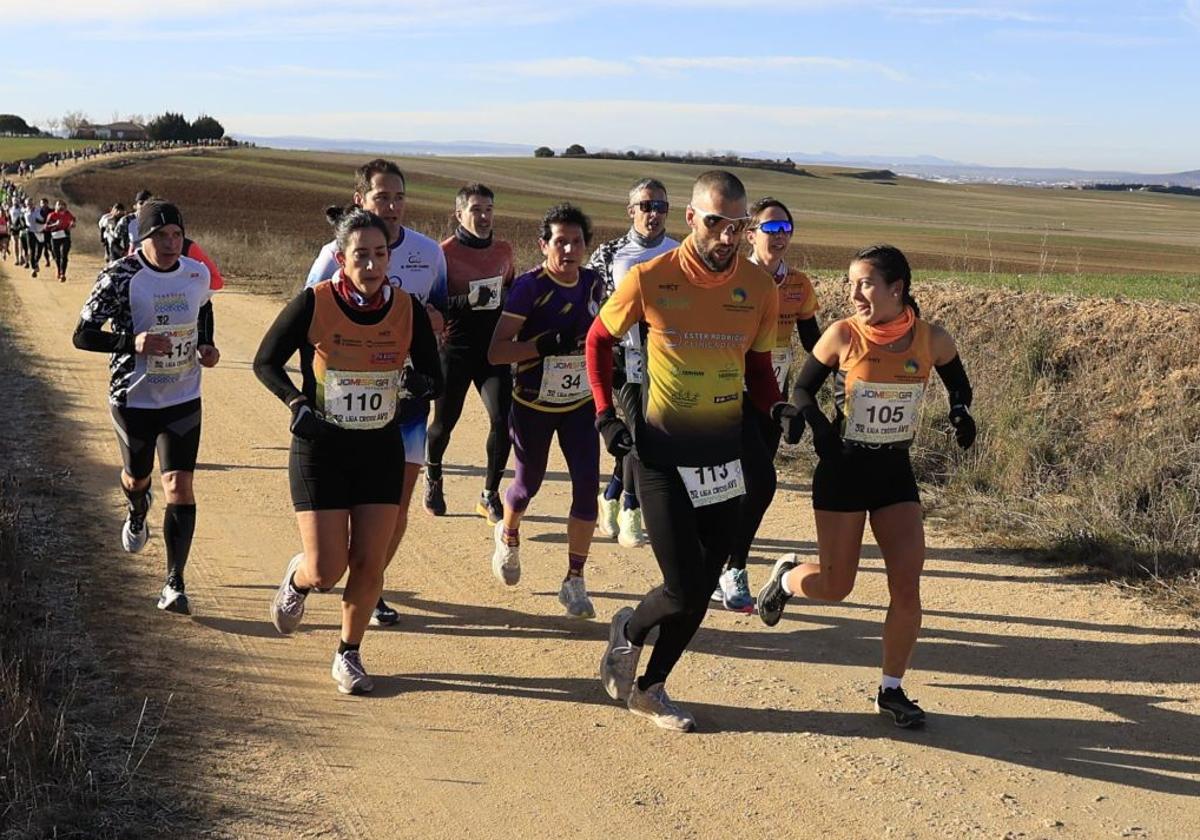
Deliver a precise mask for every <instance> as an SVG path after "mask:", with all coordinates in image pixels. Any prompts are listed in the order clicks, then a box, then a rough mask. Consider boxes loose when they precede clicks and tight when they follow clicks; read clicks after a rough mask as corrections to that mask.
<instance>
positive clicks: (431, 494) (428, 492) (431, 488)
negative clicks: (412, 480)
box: [425, 476, 446, 516]
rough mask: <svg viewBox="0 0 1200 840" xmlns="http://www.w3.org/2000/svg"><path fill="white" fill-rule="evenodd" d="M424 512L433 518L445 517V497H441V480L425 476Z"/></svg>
mask: <svg viewBox="0 0 1200 840" xmlns="http://www.w3.org/2000/svg"><path fill="white" fill-rule="evenodd" d="M425 510H427V511H429V512H430V513H432V514H433V515H434V516H445V515H446V497H445V496H443V495H442V480H441V479H440V478H430V477H429V476H425Z"/></svg>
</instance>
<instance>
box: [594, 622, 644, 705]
mask: <svg viewBox="0 0 1200 840" xmlns="http://www.w3.org/2000/svg"><path fill="white" fill-rule="evenodd" d="M632 617H633V607H621V609H619V610H617V614H616V615H614V616H613V618H612V626H611V627H610V628H609V630H608V647H607V648H605V649H604V656H602V657H601V658H600V682H601V683H603V684H604V691H605V692H606V693H607V694H608V696H609V697H611V698H612V699H614V700H621V701H625V700H627V699H629V691H630V688H631V687H632V686H633V679H634V677H636V676H637V666H638V659H640V658H641V656H642V649H641V647H640V646H638V645H635V644H633V643H632V642H630V641H629V639H627V638H626V637H625V625H626V623H627V622H628V621H629V619H630V618H632Z"/></svg>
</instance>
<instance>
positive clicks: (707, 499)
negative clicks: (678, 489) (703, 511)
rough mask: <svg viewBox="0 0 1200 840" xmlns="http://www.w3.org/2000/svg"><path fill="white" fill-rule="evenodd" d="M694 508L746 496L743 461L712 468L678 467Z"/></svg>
mask: <svg viewBox="0 0 1200 840" xmlns="http://www.w3.org/2000/svg"><path fill="white" fill-rule="evenodd" d="M676 469H678V470H679V477H680V478H682V479H683V486H684V487H685V488H687V494H688V498H689V499H690V500H691V502H692V507H697V508H698V507H706V506H708V505H715V504H717V503H718V502H724V501H727V500H728V499H736V498H737V497H738V496H742V495H745V493H746V482H745V479H743V478H742V462H741V460H734V461H730V462H729V463H726V464H717V465H716V466H712V467H677V468H676Z"/></svg>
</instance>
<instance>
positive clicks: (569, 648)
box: [0, 222, 1200, 838]
mask: <svg viewBox="0 0 1200 840" xmlns="http://www.w3.org/2000/svg"><path fill="white" fill-rule="evenodd" d="M81 224H82V222H81ZM97 270H98V261H97V260H95V259H92V258H88V257H79V258H77V259H76V260H75V262H74V265H73V268H72V271H71V276H72V279H71V280H70V281H69V282H67V283H66V284H59V283H57V282H54V281H53V279H48V278H47V275H46V274H43V275H42V276H41V277H40V278H39V279H38V280H31V279H30V278H29V276H28V274H27V273H26V272H25V271H24V270H22V269H14V268H13V267H12V265H11V263H8V264H3V265H0V274H3V275H4V276H5V278H6V279H5V281H4V283H3V287H2V288H3V293H4V294H7V295H11V296H14V297H15V299H16V300H17V301H18V303H19V308H20V312H21V318H20V323H17V324H13V325H11V326H12V327H13V328H14V329H15V330H16V332H17V334H18V336H19V337H20V338H21V339H22V340H23V341H24V342H25V343H26V346H28V347H29V348H31V351H32V353H33V354H34V355H33V356H32V357H31V364H32V365H33V366H34V368H35V370H36V372H37V373H38V374H39V375H40V376H41V377H43V379H44V381H45V383H46V387H47V388H50V389H52V390H53V391H54V392H56V394H57V395H58V397H59V404H60V405H61V411H60V412H59V413H58V415H57V416H54V417H48V418H38V421H39V422H49V423H55V424H59V427H60V428H61V430H62V435H63V447H64V452H69V453H71V454H70V457H71V459H72V462H73V474H74V475H75V476H76V477H77V479H78V480H79V481H80V482H81V483H82V484H83V485H84V487H85V489H86V490H87V492H88V495H89V496H90V498H92V499H93V500H94V502H93V504H92V507H91V509H90V510H88V511H85V512H74V514H75V515H79V514H81V513H82V515H84V516H86V517H87V518H88V519H90V520H91V522H92V523H93V524H94V526H95V527H94V528H93V530H94V531H95V532H96V533H97V535H98V542H97V544H96V546H95V551H96V553H97V555H98V557H99V560H100V562H101V563H103V564H106V565H111V568H112V570H113V574H111V576H105V578H104V579H102V580H98V581H96V583H95V586H97V587H105V588H110V589H111V590H112V591H113V593H114V595H113V599H114V603H122V604H124V605H125V606H124V607H122V608H119V609H117V608H114V609H113V610H111V611H109V610H104V611H97V612H96V614H95V616H94V620H95V621H96V622H97V623H98V628H97V632H98V633H99V634H100V635H101V638H103V639H105V640H106V641H107V642H108V643H110V644H111V645H112V648H111V650H110V651H109V652H108V653H107V654H106V658H107V659H108V661H111V662H113V664H114V667H116V668H118V669H119V670H122V671H123V672H127V673H129V674H130V677H129V678H130V679H134V680H138V681H139V684H141V685H149V686H151V692H152V694H153V696H154V697H155V698H156V700H157V701H158V702H159V704H160V705H162V704H164V703H166V698H167V696H168V695H171V699H170V703H169V705H167V707H166V711H165V719H164V723H163V726H162V727H161V731H160V741H159V744H158V746H157V747H156V751H160V752H162V753H163V755H160V756H159V757H158V758H157V760H158V761H159V762H161V766H162V767H163V768H164V770H163V772H170V773H173V774H176V775H177V776H178V777H179V778H181V779H182V780H183V781H182V783H181V784H182V787H183V789H185V790H186V791H188V792H189V795H192V796H194V797H196V798H197V799H198V800H200V801H202V802H203V803H204V804H206V805H207V806H211V810H210V813H211V814H212V815H213V816H212V819H213V824H212V826H211V833H212V834H213V835H215V836H227V835H235V836H254V837H263V836H266V837H270V836H279V837H295V836H327V837H379V838H383V837H389V838H390V837H420V836H428V835H430V834H435V833H436V834H437V835H440V836H446V837H472V838H474V837H478V838H492V837H522V838H528V837H539V838H540V837H546V838H552V837H564V836H576V837H596V838H620V837H719V836H724V835H728V834H740V835H745V834H750V835H751V836H766V837H771V836H774V837H797V838H803V837H833V838H857V837H871V838H876V837H898V838H899V837H920V838H924V837H995V838H1000V837H1010V836H1011V837H1030V838H1032V837H1055V838H1057V837H1072V838H1101V837H1121V836H1133V837H1156V838H1187V837H1197V836H1200V656H1198V655H1197V653H1198V651H1200V647H1198V636H1200V632H1198V630H1197V627H1196V626H1195V625H1194V624H1187V623H1186V622H1184V621H1183V620H1182V619H1177V618H1173V617H1169V616H1164V615H1162V614H1159V613H1156V612H1153V611H1151V610H1149V609H1148V608H1146V607H1144V606H1143V605H1141V604H1140V603H1138V602H1137V601H1134V600H1130V599H1127V598H1124V597H1122V596H1120V595H1118V594H1117V593H1115V592H1114V591H1113V590H1111V589H1110V588H1108V587H1105V586H1102V585H1095V584H1089V583H1083V582H1074V581H1072V580H1070V579H1067V578H1064V577H1062V576H1061V575H1060V574H1059V573H1057V572H1055V571H1054V570H1049V569H1045V568H1041V567H1038V566H1035V565H1033V564H1028V563H1025V562H1023V561H1022V560H1021V558H1019V557H1016V556H1002V557H998V556H995V555H982V554H977V553H973V552H971V551H970V550H969V549H967V548H964V547H962V543H961V541H959V540H956V539H952V538H947V537H944V536H941V535H939V534H937V533H936V532H934V533H933V534H932V536H931V547H930V550H929V562H928V567H927V572H926V575H925V604H926V607H927V613H926V618H925V630H924V633H923V638H922V641H921V643H920V646H919V647H918V650H917V655H916V659H915V662H914V668H913V671H912V672H911V676H910V677H909V679H908V681H907V685H908V687H909V691H910V693H911V694H912V695H914V696H915V697H917V698H919V699H920V701H921V703H922V704H923V706H924V707H925V708H926V709H927V710H928V711H929V712H930V722H929V725H928V727H927V728H926V729H925V730H924V731H919V732H903V731H900V730H897V729H895V728H894V727H892V726H891V725H890V724H889V723H887V722H886V721H885V720H884V719H882V718H880V717H878V716H877V715H875V714H874V712H873V710H872V708H871V705H870V700H871V696H872V691H873V687H874V685H875V684H876V681H877V679H878V662H879V633H880V627H881V622H882V619H883V613H884V607H885V604H886V594H885V588H884V576H883V574H882V567H881V561H880V560H879V556H878V553H877V551H875V550H874V547H873V546H869V547H868V549H867V559H866V560H865V561H864V564H863V569H862V573H861V575H860V577H859V584H858V588H857V589H856V590H855V592H854V593H853V595H852V598H851V601H850V602H848V603H846V604H842V605H838V606H818V605H810V604H802V603H794V604H793V605H792V606H790V607H789V609H788V611H787V613H786V614H785V616H784V620H783V621H782V622H781V624H780V626H779V627H777V628H775V629H774V630H768V629H766V628H764V627H763V626H762V625H761V624H760V623H759V621H758V619H757V618H749V617H743V616H739V615H735V614H732V613H727V612H724V611H722V610H720V609H719V608H718V609H717V610H715V611H713V612H711V613H710V614H709V616H708V618H707V619H706V621H705V624H704V627H703V628H702V630H701V631H700V633H699V635H698V636H697V638H696V641H695V644H694V649H693V651H692V652H691V653H689V654H688V655H687V656H686V657H685V659H684V660H683V662H682V663H681V665H680V667H679V668H678V670H677V671H676V673H675V675H674V676H673V678H672V681H671V690H672V694H673V695H674V696H675V697H676V699H678V700H679V701H680V702H681V703H683V704H685V705H687V706H688V707H689V708H690V709H691V710H692V711H693V712H694V713H695V715H696V717H697V719H698V721H699V726H700V732H699V733H697V734H695V735H690V736H680V735H674V734H669V733H665V732H660V731H658V730H655V729H654V728H652V727H651V726H649V725H648V724H647V723H646V722H645V721H643V720H640V719H636V718H634V717H632V716H631V715H630V714H629V713H628V712H626V711H625V710H623V709H622V708H620V707H619V706H618V705H617V704H615V703H612V702H610V701H609V700H608V698H607V697H606V696H605V695H604V693H603V691H602V689H601V688H600V685H599V682H598V680H597V678H596V665H597V661H598V659H599V657H600V654H601V651H602V649H603V647H604V639H605V638H606V631H607V620H608V619H609V618H610V617H611V615H612V614H613V612H614V611H615V610H616V609H618V608H619V607H621V606H623V605H626V604H633V603H634V602H635V600H636V598H637V597H638V596H639V595H640V594H641V593H643V592H645V591H646V590H647V589H648V588H650V587H651V586H652V585H654V584H655V583H656V582H657V580H658V576H657V569H656V567H655V564H654V560H653V557H652V555H651V553H650V551H649V549H633V550H628V549H623V548H620V547H618V546H617V545H616V544H615V543H613V542H609V541H607V540H600V541H598V542H597V544H596V545H595V546H594V548H593V552H592V558H591V560H590V562H589V566H588V582H589V585H590V589H591V590H592V592H593V597H594V599H595V602H596V605H597V610H598V613H599V614H598V617H597V620H595V621H587V622H580V621H576V620H571V619H568V618H566V617H565V616H563V615H562V614H561V609H560V607H559V605H558V603H557V601H556V598H555V593H556V592H557V588H558V582H559V580H560V579H561V576H562V574H563V571H564V569H565V566H566V556H565V555H566V545H565V516H566V510H567V507H568V504H569V499H568V492H569V488H570V485H569V483H568V482H567V481H565V480H564V479H565V474H564V472H563V469H564V467H563V465H562V462H561V458H558V456H557V453H555V455H554V457H555V460H554V461H552V464H551V474H550V476H549V480H548V481H547V484H546V486H545V489H544V490H543V492H542V494H541V495H540V496H539V497H538V498H537V499H536V500H535V502H534V504H533V506H532V508H531V512H530V513H531V515H530V516H528V517H527V518H526V523H527V524H526V526H525V528H524V530H523V537H524V549H523V553H522V554H523V564H524V576H523V578H522V581H521V584H520V585H519V586H518V587H516V588H513V589H506V588H504V587H503V586H501V585H500V584H499V583H497V582H496V581H495V580H494V579H493V578H492V577H491V575H490V572H489V565H488V558H489V555H490V549H491V539H490V537H491V531H490V528H489V527H488V526H487V525H486V523H485V522H484V521H483V520H481V519H480V518H478V517H476V516H473V515H471V514H470V512H469V505H470V504H471V503H472V499H473V495H474V494H475V493H477V492H478V489H479V484H480V478H479V476H480V474H481V470H480V468H479V466H478V465H479V464H481V463H482V459H483V432H484V430H485V429H486V423H485V422H484V420H483V416H482V411H481V409H480V406H479V404H478V401H477V400H476V399H475V398H474V397H471V398H470V399H469V401H468V411H467V414H466V415H465V416H464V418H463V421H462V423H461V424H460V425H459V427H458V429H457V431H456V435H455V437H454V440H453V443H452V444H451V447H450V451H449V453H448V455H447V459H446V460H447V464H448V465H457V466H448V467H447V469H446V473H447V478H446V492H447V499H448V502H449V505H450V515H448V516H447V517H445V518H442V519H435V518H433V517H430V516H428V515H426V514H425V513H424V512H423V511H422V510H421V509H420V506H419V504H417V505H414V510H413V515H412V524H411V527H410V530H409V535H408V537H407V539H406V541H405V543H404V545H403V546H402V548H401V554H400V557H399V558H398V560H397V561H396V562H395V563H394V564H393V566H392V568H391V570H390V571H389V574H388V577H387V587H386V590H387V597H388V598H389V600H390V601H391V602H392V603H393V604H395V605H396V606H397V608H398V609H399V610H400V611H401V613H402V616H403V617H402V618H401V621H400V623H399V624H398V625H397V626H396V627H395V628H391V629H387V630H374V629H373V630H371V631H370V633H369V635H368V637H367V640H366V642H365V644H364V659H365V661H366V663H367V665H368V667H369V668H370V670H371V671H372V673H373V674H375V675H376V682H377V690H376V692H375V694H374V695H373V696H370V697H365V698H345V697H341V696H339V695H338V694H337V693H336V692H335V690H334V687H333V683H332V682H331V680H330V678H329V663H330V658H331V655H332V651H333V649H334V646H335V645H336V643H337V622H338V613H339V606H338V605H339V601H338V598H337V596H336V595H325V596H314V597H312V598H310V599H309V607H308V613H307V615H306V619H305V624H304V629H303V631H302V632H300V633H299V634H297V635H296V636H295V637H293V638H280V637H279V636H278V635H277V634H276V633H275V631H274V629H273V628H272V627H271V625H270V623H269V622H268V620H267V603H268V599H269V598H270V597H271V594H272V592H273V590H274V588H275V586H276V585H277V583H278V580H279V576H280V574H281V572H282V569H283V567H284V565H285V563H286V562H287V559H288V558H289V557H290V556H291V555H292V554H293V553H294V552H295V551H296V550H297V543H298V539H297V534H296V526H295V522H294V518H293V515H292V512H291V508H290V504H289V499H288V491H287V480H286V447H287V444H288V432H287V414H286V411H285V409H284V408H283V406H282V405H280V404H279V403H278V402H277V401H276V400H275V399H274V398H273V397H271V396H270V395H269V394H268V393H267V391H266V390H265V389H263V388H262V387H261V386H260V385H259V384H258V383H257V381H256V380H255V378H254V375H253V373H252V371H251V369H250V360H251V358H252V355H253V352H254V350H255V348H256V346H257V343H258V340H259V338H260V336H261V335H262V333H263V331H264V329H265V327H266V326H267V324H268V323H269V322H270V320H271V319H272V318H273V317H274V315H275V313H276V312H277V311H278V309H279V308H280V306H281V301H279V300H276V299H272V298H268V297H262V296H254V295H250V294H246V293H243V292H239V291H237V290H236V288H234V289H231V290H227V291H225V292H223V293H221V295H220V296H219V298H218V299H217V302H216V322H217V339H218V344H219V345H220V347H221V350H222V354H223V356H222V362H221V365H220V367H218V368H217V369H215V370H213V371H208V372H206V373H205V386H204V402H205V415H204V437H203V444H202V447H201V454H200V462H201V463H200V466H199V470H198V475H197V477H196V492H197V496H198V498H199V523H198V528H197V536H196V541H195V547H194V551H193V557H192V560H191V564H190V566H189V574H188V591H189V594H190V596H191V599H192V605H193V610H194V613H195V615H194V616H193V617H192V618H191V619H190V620H188V619H185V618H180V617H178V616H171V615H165V614H162V613H159V612H158V611H156V610H155V609H154V600H155V597H156V594H157V586H158V585H159V580H160V576H161V572H162V569H163V563H164V560H163V549H162V542H161V540H160V539H158V536H157V532H158V530H159V529H158V527H157V520H158V517H159V515H160V512H161V507H156V509H155V512H154V513H153V514H152V517H151V522H152V525H154V526H155V528H154V530H155V532H156V536H155V538H154V539H152V540H151V542H150V544H149V546H148V548H147V550H146V551H145V552H144V553H143V554H141V555H139V556H134V557H131V556H127V555H125V554H123V553H122V552H121V550H120V542H119V528H120V522H121V518H122V507H121V502H120V499H119V497H118V493H117V490H116V481H115V478H116V471H117V469H118V463H119V462H118V455H117V450H116V446H115V444H114V439H113V434H112V431H111V427H110V425H109V420H108V410H107V404H106V401H105V393H106V391H105V388H106V382H107V365H106V360H105V358H104V357H102V356H99V355H93V354H85V353H81V352H79V351H77V350H75V349H73V348H72V346H71V342H70V335H71V331H72V328H73V325H74V323H75V319H76V317H77V315H78V311H79V307H80V304H81V303H82V301H83V298H84V296H85V295H86V293H87V290H88V288H89V287H90V284H91V280H92V279H94V277H95V274H96V271H97ZM52 276H53V275H52V274H51V275H50V277H51V278H52ZM60 454H62V453H60ZM48 457H49V456H48ZM806 490H807V487H806V485H805V484H803V483H796V482H794V481H792V482H789V481H786V480H785V481H781V489H780V492H779V495H778V497H777V498H776V501H775V504H774V506H773V508H772V509H771V511H770V512H769V514H768V516H767V519H766V521H765V523H764V525H763V528H762V532H761V538H760V539H759V540H758V543H757V545H756V551H755V556H754V557H752V559H751V566H750V575H751V583H752V586H755V587H756V586H757V585H758V584H759V583H760V582H761V581H762V580H763V577H764V575H765V574H766V569H767V563H768V562H769V561H772V560H773V559H774V557H775V556H776V555H777V554H779V553H781V552H783V551H797V552H800V553H801V554H811V553H812V552H813V550H814V546H813V542H812V540H813V530H812V516H811V510H810V508H809V505H808V498H807V492H806ZM64 515H65V514H64ZM68 559H69V558H64V560H68ZM118 593H119V594H120V595H121V596H122V597H121V598H118V597H117V594H118ZM131 594H132V595H133V596H134V597H133V599H132V600H131V599H130V595H131Z"/></svg>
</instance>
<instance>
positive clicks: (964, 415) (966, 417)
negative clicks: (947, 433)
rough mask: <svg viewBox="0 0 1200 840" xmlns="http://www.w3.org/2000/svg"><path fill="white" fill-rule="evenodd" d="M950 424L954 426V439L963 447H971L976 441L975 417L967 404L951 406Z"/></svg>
mask: <svg viewBox="0 0 1200 840" xmlns="http://www.w3.org/2000/svg"><path fill="white" fill-rule="evenodd" d="M950 425H951V426H953V427H954V439H955V440H956V441H958V445H959V446H960V447H961V448H962V449H969V448H970V446H971V444H972V443H974V442H975V431H976V430H975V418H974V417H972V416H971V412H970V411H968V410H967V407H966V406H965V405H953V406H951V407H950Z"/></svg>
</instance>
